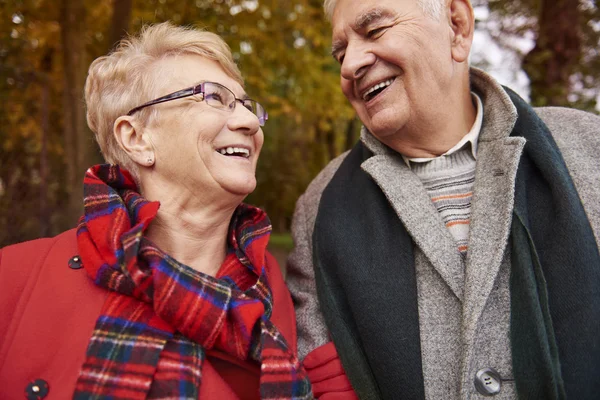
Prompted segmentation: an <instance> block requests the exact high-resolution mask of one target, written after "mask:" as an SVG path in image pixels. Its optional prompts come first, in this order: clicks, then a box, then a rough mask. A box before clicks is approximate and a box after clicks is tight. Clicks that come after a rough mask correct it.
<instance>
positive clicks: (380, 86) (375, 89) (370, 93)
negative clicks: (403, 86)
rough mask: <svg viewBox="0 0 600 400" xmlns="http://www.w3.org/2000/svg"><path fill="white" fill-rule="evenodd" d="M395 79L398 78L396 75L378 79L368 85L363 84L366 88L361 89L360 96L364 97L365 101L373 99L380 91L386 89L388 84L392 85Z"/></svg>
mask: <svg viewBox="0 0 600 400" xmlns="http://www.w3.org/2000/svg"><path fill="white" fill-rule="evenodd" d="M395 80H396V77H395V76H394V77H390V78H385V79H382V80H378V81H376V82H374V83H369V84H368V85H364V86H363V87H364V88H363V89H362V90H360V91H359V93H361V95H360V98H361V99H363V100H364V101H369V100H371V99H372V98H373V97H375V96H376V95H377V94H379V93H380V92H382V91H383V90H385V89H386V88H387V87H388V86H390V85H391V84H392V83H394V81H395Z"/></svg>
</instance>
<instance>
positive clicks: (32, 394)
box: [25, 379, 50, 400]
mask: <svg viewBox="0 0 600 400" xmlns="http://www.w3.org/2000/svg"><path fill="white" fill-rule="evenodd" d="M49 390H50V386H48V382H46V381H45V380H43V379H36V380H35V381H33V382H31V383H29V384H28V385H27V387H26V388H25V397H27V400H41V399H43V398H44V397H46V396H48V391H49Z"/></svg>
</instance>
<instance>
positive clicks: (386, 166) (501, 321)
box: [289, 0, 600, 399]
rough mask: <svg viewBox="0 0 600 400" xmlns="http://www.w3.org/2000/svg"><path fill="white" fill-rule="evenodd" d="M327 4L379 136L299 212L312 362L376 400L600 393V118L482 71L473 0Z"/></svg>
mask: <svg viewBox="0 0 600 400" xmlns="http://www.w3.org/2000/svg"><path fill="white" fill-rule="evenodd" d="M325 11H326V13H327V15H328V17H329V18H330V19H331V22H332V26H333V56H334V57H335V58H336V60H338V62H339V63H340V65H341V87H342V90H343V92H344V94H345V95H346V97H347V98H348V100H349V101H350V103H351V104H352V106H353V107H354V109H355V110H356V112H357V113H358V115H359V117H360V119H361V120H362V122H363V124H364V128H363V130H362V134H361V139H360V141H359V143H357V144H356V146H355V147H354V148H353V149H352V150H351V151H350V152H349V153H347V154H343V155H342V156H340V157H338V158H337V159H335V160H333V161H332V162H331V163H330V164H329V165H328V166H327V168H325V170H323V171H322V172H321V174H320V175H319V176H318V177H317V178H316V179H315V180H314V181H313V182H312V184H311V185H310V186H309V188H308V189H307V191H306V193H305V194H304V195H303V196H302V197H301V198H300V199H299V201H298V204H297V208H296V213H295V216H294V224H293V234H294V240H295V243H296V248H295V250H294V251H293V253H292V254H291V256H290V259H289V285H290V287H291V291H292V294H293V297H294V300H295V304H296V307H297V315H298V316H297V318H298V333H299V347H300V348H299V351H300V354H301V357H302V356H304V355H306V354H308V353H309V352H310V351H311V350H313V349H314V348H317V347H319V346H322V345H330V344H327V343H328V342H329V341H330V340H332V341H333V343H334V344H335V348H336V349H337V352H338V353H339V357H340V359H341V362H342V365H343V367H344V369H345V371H346V373H347V375H348V377H349V379H350V382H351V383H352V386H353V387H354V389H355V390H356V392H357V394H358V395H359V396H360V397H361V398H364V399H378V398H382V399H423V398H426V399H457V398H464V399H477V398H483V396H492V395H495V396H496V397H497V398H503V399H512V398H520V399H563V398H566V397H568V398H570V399H592V398H594V399H597V398H599V397H600V379H599V378H598V376H599V371H600V256H599V251H598V239H600V161H598V154H599V152H600V118H598V117H597V116H594V115H591V114H587V113H584V112H580V111H576V110H571V109H563V108H541V109H533V108H531V107H530V106H529V105H527V104H526V103H525V102H524V101H523V100H522V99H521V98H519V96H517V95H516V94H515V93H514V92H513V91H511V90H510V89H508V88H504V87H502V86H500V85H499V84H498V83H497V82H496V81H495V80H494V79H493V78H492V77H490V76H489V75H487V74H486V73H484V72H482V71H480V70H477V69H475V68H470V67H469V65H468V58H469V52H470V49H471V44H472V39H473V29H474V17H473V9H472V6H471V4H470V2H469V0H419V1H417V0H337V1H336V0H327V1H325ZM331 347H332V346H331ZM309 357H310V356H309Z"/></svg>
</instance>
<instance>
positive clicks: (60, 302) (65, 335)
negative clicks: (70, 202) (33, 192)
mask: <svg viewBox="0 0 600 400" xmlns="http://www.w3.org/2000/svg"><path fill="white" fill-rule="evenodd" d="M77 253H78V251H77V242H76V236H75V230H74V229H72V230H70V231H67V232H64V233H63V234H61V235H59V236H57V237H55V238H51V239H39V240H34V241H30V242H25V243H21V244H17V245H14V246H9V247H6V248H4V249H2V250H0V400H5V399H6V400H12V399H24V398H26V397H25V391H26V390H27V387H28V385H30V383H31V382H33V381H36V380H38V379H43V380H44V381H46V382H47V383H48V386H49V390H48V394H47V397H45V399H47V400H52V399H56V400H64V399H70V398H72V396H73V392H74V390H75V383H76V381H77V377H78V376H79V370H80V368H81V366H82V364H83V362H84V360H85V354H86V350H87V346H88V342H89V340H90V338H91V336H92V331H93V329H94V326H95V324H96V320H97V319H98V317H99V315H100V310H101V308H102V306H103V304H104V301H105V299H106V297H107V294H108V291H107V290H105V289H102V288H99V287H97V286H96V285H94V283H93V282H92V280H91V279H90V278H89V277H88V275H87V273H86V271H85V270H84V269H83V268H81V269H71V268H70V267H69V266H68V264H69V260H70V259H71V258H72V257H73V256H75V255H77ZM267 257H268V260H267V263H266V264H267V275H268V277H269V283H270V284H271V289H272V291H273V314H272V317H271V320H272V321H273V323H274V324H275V326H277V327H278V328H279V330H280V332H281V333H282V334H283V335H284V337H285V338H286V340H287V341H288V343H289V344H290V346H292V348H293V349H295V348H296V318H295V314H294V307H293V304H292V299H291V297H290V294H289V292H288V290H287V287H286V286H285V283H284V281H283V277H282V275H281V271H280V270H279V267H278V265H277V262H276V261H275V259H274V258H273V256H271V255H270V254H267ZM207 356H208V357H207V360H206V361H205V363H204V365H203V368H202V385H201V388H200V398H201V399H224V400H226V399H237V398H241V399H257V398H259V395H258V387H259V375H260V368H259V365H258V364H256V363H253V362H244V361H240V360H237V359H235V358H233V357H231V356H228V355H226V354H224V353H220V352H216V351H209V352H207ZM30 390H31V387H30Z"/></svg>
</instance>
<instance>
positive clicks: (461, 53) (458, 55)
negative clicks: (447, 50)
mask: <svg viewBox="0 0 600 400" xmlns="http://www.w3.org/2000/svg"><path fill="white" fill-rule="evenodd" d="M449 17H450V18H449V19H450V21H449V22H450V27H451V29H452V32H453V37H452V58H453V59H454V61H456V62H464V61H467V60H468V59H469V53H470V52H471V45H472V43H473V32H474V30H475V16H474V14H473V6H472V5H471V2H470V1H469V0H450V4H449Z"/></svg>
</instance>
